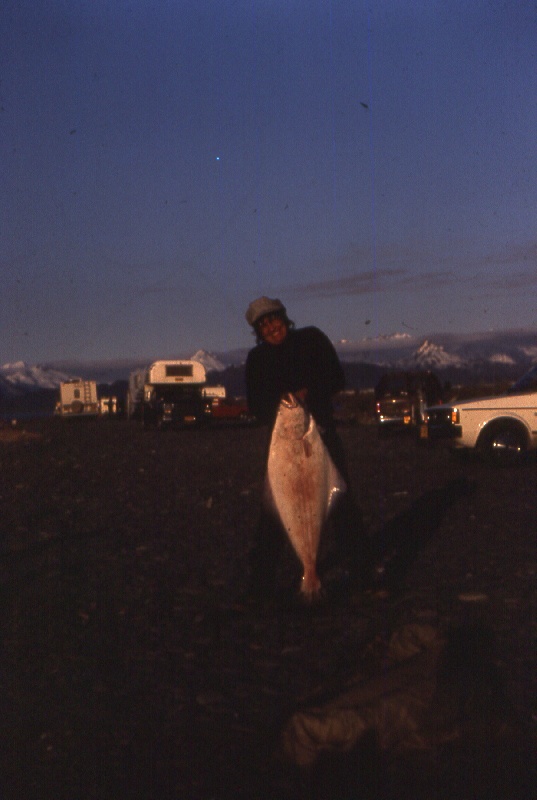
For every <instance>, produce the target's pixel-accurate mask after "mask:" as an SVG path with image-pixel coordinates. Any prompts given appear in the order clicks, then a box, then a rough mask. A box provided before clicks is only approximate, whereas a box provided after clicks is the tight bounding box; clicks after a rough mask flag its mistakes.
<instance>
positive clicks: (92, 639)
mask: <svg viewBox="0 0 537 800" xmlns="http://www.w3.org/2000/svg"><path fill="white" fill-rule="evenodd" d="M341 435H342V438H343V440H344V443H345V445H346V449H347V452H348V455H349V461H350V471H351V475H352V478H353V481H354V485H355V489H356V491H357V494H358V495H359V496H360V499H361V504H362V507H363V512H364V520H365V523H366V526H367V530H368V532H369V534H370V536H371V540H372V543H373V545H374V547H375V549H376V552H377V554H378V555H379V556H380V555H382V554H383V553H384V554H392V557H391V559H389V560H388V562H387V564H386V572H385V574H384V577H383V578H382V580H381V582H380V583H379V585H378V586H376V587H375V591H358V590H351V589H350V588H348V587H346V586H345V582H344V580H343V578H342V576H341V575H340V574H339V573H337V574H336V577H332V580H330V576H327V580H326V586H327V592H326V597H325V599H324V600H323V601H322V602H321V603H319V604H318V605H316V606H314V607H312V608H309V609H308V608H304V607H302V606H301V605H300V604H299V603H297V602H296V600H295V598H294V596H293V595H290V594H289V592H288V587H289V585H290V584H292V583H293V581H295V580H296V571H295V563H294V560H293V556H292V554H291V553H288V554H287V556H286V560H285V561H284V563H283V565H282V568H281V570H280V573H279V575H278V593H277V596H278V599H277V600H275V601H274V602H271V603H269V604H267V605H264V606H256V605H252V604H248V603H244V602H242V601H241V600H240V598H241V594H242V592H243V590H244V588H245V586H246V568H247V552H248V548H249V547H250V545H251V536H252V531H253V529H254V527H255V523H256V518H257V512H258V502H259V494H260V489H261V483H262V476H263V468H264V465H263V447H264V437H265V433H264V431H263V430H262V429H258V428H245V427H243V428H239V427H228V428H219V429H211V430H199V431H195V430H186V431H168V432H156V431H154V432H153V431H149V432H147V431H143V430H142V429H141V428H140V427H138V425H137V424H135V423H132V422H127V421H105V420H96V421H92V422H84V423H81V424H75V423H74V421H71V422H70V423H69V422H66V421H64V420H42V421H34V422H32V423H27V424H25V425H21V426H19V430H18V433H12V432H11V431H10V430H8V429H5V430H4V431H0V459H1V466H2V469H1V471H0V500H1V504H2V506H1V507H2V517H1V522H0V526H1V550H0V553H1V559H0V577H1V586H2V597H3V612H2V647H3V652H2V658H1V661H0V691H1V695H0V706H1V708H0V710H1V714H0V728H1V731H2V738H3V747H2V748H1V750H0V769H1V780H2V782H3V787H2V788H3V793H2V794H1V795H0V796H2V797H5V798H8V799H11V798H24V800H48V799H49V798H50V800H107V799H108V798H110V800H111V799H112V798H114V800H117V799H118V798H140V800H150V798H155V800H156V799H157V798H162V799H166V798H170V800H171V799H172V798H174V799H175V798H177V799H182V798H186V799H188V800H190V799H191V800H209V799H210V798H218V799H219V800H220V799H221V798H282V800H286V799H287V798H289V799H290V798H301V799H302V798H321V797H322V798H331V799H334V798H351V797H352V798H368V799H371V800H375V798H409V800H410V798H414V799H415V798H457V800H464V798H489V797H491V798H492V797H498V798H513V800H514V798H517V800H523V798H529V797H530V796H532V793H533V789H534V779H535V774H534V772H533V771H532V768H533V766H534V763H535V762H534V753H535V750H534V745H535V722H536V712H537V709H536V706H535V688H536V687H535V683H536V681H535V674H536V669H535V668H536V660H537V658H536V656H537V653H536V649H535V633H536V621H537V620H536V614H535V593H534V587H535V555H536V549H535V534H536V530H537V510H536V508H537V505H536V477H537V472H536V462H535V460H534V459H533V458H532V459H529V460H528V461H527V462H525V463H524V464H522V465H519V466H514V467H509V468H501V467H497V466H492V465H490V464H485V463H481V462H479V461H475V460H472V459H470V460H467V461H461V460H460V459H457V458H455V457H453V455H452V454H451V453H450V452H449V450H448V448H447V447H446V446H445V445H444V444H440V443H438V444H437V445H435V446H430V445H420V444H419V443H418V442H416V441H414V440H412V439H410V438H408V437H395V438H390V439H379V438H378V437H377V434H376V431H375V429H374V427H373V426H367V425H356V426H352V427H345V428H342V429H341ZM379 580H380V576H379ZM420 621H426V622H427V623H428V624H432V625H434V626H436V627H437V628H438V630H439V631H442V632H444V633H446V635H449V632H450V631H456V632H458V633H459V634H460V632H461V631H462V632H463V635H462V638H461V636H459V638H458V639H457V635H458V634H457V633H456V634H455V641H458V642H459V650H457V646H455V647H454V648H453V650H452V656H451V666H450V669H451V679H450V681H451V683H449V681H448V683H449V686H450V688H449V691H447V694H445V696H444V699H443V700H442V701H441V702H442V703H443V704H444V712H445V713H447V714H448V716H449V715H450V716H451V718H452V721H453V720H455V722H456V723H457V730H458V731H459V735H458V736H457V737H455V739H454V740H453V741H451V742H448V743H445V744H443V745H441V746H436V747H433V748H431V749H429V750H427V751H421V752H407V753H402V754H401V753H396V752H393V753H392V752H388V751H382V750H381V749H380V748H379V747H378V745H377V744H376V742H375V737H374V736H373V735H371V736H367V737H365V738H364V741H363V742H360V744H359V746H357V747H356V748H355V749H354V750H353V751H352V752H351V753H349V754H344V755H342V754H340V755H337V754H334V755H333V756H332V757H330V758H328V757H327V758H323V759H321V760H320V761H319V762H318V764H317V765H316V766H315V767H314V768H313V769H312V770H310V771H300V770H299V769H298V768H296V767H294V766H293V765H292V764H288V763H287V762H286V761H285V759H283V758H282V756H281V753H280V748H279V739H280V732H281V730H282V726H283V725H284V724H285V722H286V720H287V719H288V718H289V716H290V714H291V713H292V712H293V711H295V710H296V709H299V708H303V707H308V706H310V705H311V704H318V703H322V702H323V700H324V699H326V698H329V697H331V696H333V695H336V694H337V693H338V692H339V691H340V690H341V689H343V688H344V687H345V686H346V685H347V683H348V681H349V680H350V679H351V678H352V676H353V675H354V674H355V673H357V672H361V673H362V674H367V671H368V670H369V672H370V673H372V672H374V670H375V669H379V664H380V661H378V659H377V660H376V657H375V656H374V654H375V653H377V652H379V651H380V650H381V648H382V646H383V643H385V642H386V641H387V640H388V639H389V637H390V635H391V633H392V632H393V631H394V630H396V629H397V628H398V627H400V626H401V625H403V624H404V623H407V622H420ZM461 642H462V644H460V643H461ZM372 654H373V656H372ZM446 698H447V699H446ZM439 702H440V701H439Z"/></svg>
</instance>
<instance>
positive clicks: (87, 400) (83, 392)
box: [56, 380, 99, 417]
mask: <svg viewBox="0 0 537 800" xmlns="http://www.w3.org/2000/svg"><path fill="white" fill-rule="evenodd" d="M59 391H60V399H59V400H58V402H57V403H56V413H57V414H58V415H59V416H62V417H88V416H97V414H98V413H99V401H98V399H97V383H96V381H84V380H71V381H63V382H62V383H60V390H59Z"/></svg>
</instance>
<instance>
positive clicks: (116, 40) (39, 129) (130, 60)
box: [0, 0, 537, 364]
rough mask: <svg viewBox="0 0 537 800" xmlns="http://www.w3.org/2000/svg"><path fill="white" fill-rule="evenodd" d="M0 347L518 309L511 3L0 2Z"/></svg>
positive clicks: (394, 323) (109, 352) (450, 327)
mask: <svg viewBox="0 0 537 800" xmlns="http://www.w3.org/2000/svg"><path fill="white" fill-rule="evenodd" d="M0 37H1V39H0V64H1V69H0V79H1V83H0V108H1V111H0V123H1V164H0V170H1V186H2V193H1V228H0V265H1V275H2V290H1V293H0V313H1V329H2V335H1V337H0V364H5V363H7V362H13V361H18V360H24V361H27V362H28V363H31V364H34V363H47V362H54V361H59V360H68V359H71V360H73V359H80V360H85V359H87V360H98V359H116V358H145V357H147V358H150V359H153V358H171V357H184V356H188V355H191V354H192V353H194V352H195V351H196V350H197V349H198V348H205V349H207V350H211V351H214V352H217V351H226V350H230V349H234V348H238V347H248V346H251V345H252V344H253V341H254V340H253V337H252V335H251V333H250V330H249V328H248V326H247V323H246V321H245V319H244V313H245V310H246V307H247V305H248V303H249V301H250V300H251V299H253V298H255V297H257V296H259V295H261V294H267V295H269V296H271V297H274V296H276V297H280V298H281V299H282V301H283V302H284V303H285V305H286V306H287V308H288V312H289V315H290V317H291V318H292V319H293V320H295V322H296V324H297V325H298V326H302V325H307V324H315V325H318V326H319V327H321V328H322V329H323V330H324V331H325V332H326V333H327V334H328V335H329V336H330V338H331V339H332V340H333V341H338V340H340V339H351V340H359V339H362V338H364V337H366V336H377V335H381V334H387V333H393V332H405V331H407V332H409V333H413V334H415V335H416V336H423V337H424V338H425V337H426V336H428V335H430V334H431V333H434V332H435V331H442V332H463V333H471V332H478V331H487V330H504V329H513V328H520V327H524V328H535V329H536V335H537V6H536V4H535V2H534V0H527V1H526V0H510V2H504V1H503V0H375V2H372V0H369V1H368V2H366V1H365V0H4V2H3V3H2V6H1V8H0Z"/></svg>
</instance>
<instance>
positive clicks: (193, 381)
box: [127, 361, 210, 428]
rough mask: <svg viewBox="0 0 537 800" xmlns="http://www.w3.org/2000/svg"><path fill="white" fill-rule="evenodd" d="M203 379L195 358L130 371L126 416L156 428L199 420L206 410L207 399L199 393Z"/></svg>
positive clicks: (201, 367)
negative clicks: (193, 359) (135, 417)
mask: <svg viewBox="0 0 537 800" xmlns="http://www.w3.org/2000/svg"><path fill="white" fill-rule="evenodd" d="M205 381H206V375H205V367H204V366H203V364H200V363H199V362H198V361H155V362H154V363H153V364H151V366H150V367H148V368H147V369H142V370H136V371H135V372H131V374H130V377H129V390H128V394H127V415H128V416H129V417H134V416H137V417H141V419H142V420H143V422H144V425H146V426H150V425H155V426H156V427H158V428H161V427H163V426H167V425H169V424H172V423H178V424H185V423H187V424H196V423H199V422H201V421H202V420H204V419H205V418H206V417H207V416H208V414H209V413H210V399H208V398H204V396H203V393H202V392H203V387H204V385H205Z"/></svg>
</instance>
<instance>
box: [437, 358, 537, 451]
mask: <svg viewBox="0 0 537 800" xmlns="http://www.w3.org/2000/svg"><path fill="white" fill-rule="evenodd" d="M427 433H428V436H429V438H431V439H435V438H441V437H444V438H445V437H449V438H451V439H453V442H454V445H455V447H456V448H458V449H468V450H476V451H477V452H478V453H481V454H483V455H486V456H492V457H497V458H502V459H510V460H512V459H513V458H518V457H520V456H521V455H522V454H524V453H525V452H526V451H528V450H533V449H536V448H537V364H536V365H535V366H533V367H532V368H531V369H530V370H529V372H527V373H526V374H525V375H523V376H522V378H520V380H518V381H517V382H516V383H515V384H513V386H512V387H511V388H510V389H508V391H507V392H505V393H504V394H501V395H496V396H493V397H483V398H479V399H476V400H467V401H465V402H462V403H454V404H447V405H433V406H431V407H429V408H427Z"/></svg>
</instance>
